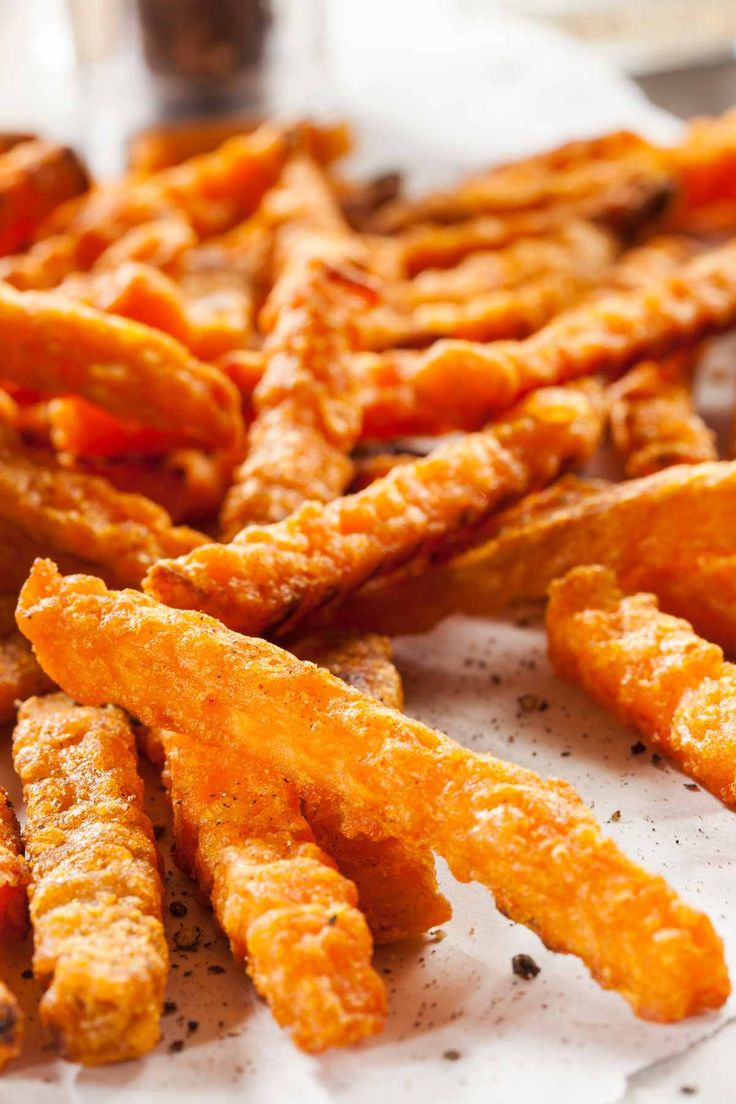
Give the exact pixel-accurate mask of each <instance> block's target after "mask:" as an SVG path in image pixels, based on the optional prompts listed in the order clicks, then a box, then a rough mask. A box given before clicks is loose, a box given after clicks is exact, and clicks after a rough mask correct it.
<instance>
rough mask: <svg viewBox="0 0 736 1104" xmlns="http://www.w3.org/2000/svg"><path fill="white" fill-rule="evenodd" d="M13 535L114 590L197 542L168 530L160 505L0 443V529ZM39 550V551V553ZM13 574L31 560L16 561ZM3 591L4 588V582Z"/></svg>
mask: <svg viewBox="0 0 736 1104" xmlns="http://www.w3.org/2000/svg"><path fill="white" fill-rule="evenodd" d="M5 527H8V528H11V529H15V530H16V531H17V532H18V534H19V537H20V539H21V540H22V538H23V537H25V538H26V539H27V540H28V541H29V542H30V545H31V550H32V551H33V553H34V554H35V555H38V554H39V552H40V553H41V554H44V555H48V554H49V553H54V552H55V551H56V550H57V549H58V550H59V552H61V553H66V554H70V555H72V556H75V557H77V558H78V559H79V560H81V561H83V562H86V563H87V564H88V565H89V568H90V569H95V570H99V571H100V573H101V574H102V575H103V576H104V577H105V578H107V579H110V580H116V581H117V582H118V583H119V584H121V585H133V586H135V585H137V584H138V582H139V581H140V579H141V576H142V575H143V573H144V572H145V570H146V568H147V567H149V566H150V564H152V563H154V562H155V561H156V560H157V559H158V558H159V557H160V556H162V555H166V554H168V553H171V552H172V551H173V550H174V549H176V550H178V551H179V552H181V551H183V550H184V549H191V548H194V547H195V546H196V545H197V544H201V543H203V541H204V539H205V538H204V537H203V536H202V535H201V534H199V533H196V532H195V531H194V530H193V529H186V528H183V527H182V528H175V527H173V526H172V524H171V519H170V518H169V516H168V515H167V514H166V512H165V511H164V510H162V509H161V508H160V507H159V506H155V505H154V504H153V503H152V502H149V501H147V499H145V498H143V497H142V496H140V495H128V494H122V493H121V492H120V491H116V490H115V489H114V488H113V487H112V486H110V484H109V483H107V482H105V480H104V479H99V478H98V477H96V476H92V475H85V474H82V473H79V472H72V471H67V470H66V469H64V468H63V467H61V466H60V465H59V464H57V463H56V462H55V461H54V460H51V459H48V458H47V457H45V456H43V455H41V454H39V453H38V452H36V451H34V450H31V449H23V448H21V447H20V446H19V445H16V444H14V443H13V442H12V441H6V440H3V439H2V438H0V530H2V529H4V528H5ZM44 550H45V551H44ZM19 554H20V548H16V550H15V553H14V559H15V560H16V563H15V568H14V574H17V573H18V572H21V573H22V572H24V570H27V568H28V567H30V564H31V563H32V561H33V555H32V556H31V559H30V561H26V562H25V563H24V562H23V560H22V559H21V560H20V561H19V560H18V556H19ZM3 585H4V586H6V585H8V586H10V585H12V584H11V583H10V582H7V583H6V580H5V578H4V577H3Z"/></svg>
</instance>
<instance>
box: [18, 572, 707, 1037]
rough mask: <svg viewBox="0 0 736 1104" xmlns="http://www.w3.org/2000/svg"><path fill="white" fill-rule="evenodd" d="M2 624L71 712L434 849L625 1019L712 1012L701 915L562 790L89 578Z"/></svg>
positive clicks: (265, 648)
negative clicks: (120, 721)
mask: <svg viewBox="0 0 736 1104" xmlns="http://www.w3.org/2000/svg"><path fill="white" fill-rule="evenodd" d="M18 623H19V627H20V628H21V631H23V632H24V633H25V634H26V635H28V637H29V639H31V641H32V643H33V645H34V648H35V649H36V652H37V654H38V656H39V658H40V660H41V662H42V663H43V665H44V668H45V669H46V670H47V671H48V673H49V674H50V675H51V677H53V678H55V679H56V680H57V681H58V682H59V683H60V684H61V685H62V686H64V687H65V688H66V689H67V690H68V691H69V692H70V693H72V694H73V695H74V696H75V697H76V698H77V699H80V700H83V701H88V702H91V703H99V702H101V701H106V700H109V699H110V698H111V697H112V698H113V699H114V700H116V701H119V702H122V703H123V704H124V705H125V707H126V708H128V709H130V710H131V711H132V712H133V713H134V714H135V715H136V716H137V717H139V718H140V719H141V720H142V721H143V722H144V723H145V724H148V725H154V726H164V727H174V728H176V729H179V730H181V729H182V728H187V729H188V731H189V732H190V733H191V735H192V737H195V738H197V739H199V740H202V741H204V742H207V741H211V740H212V739H213V735H212V734H213V731H215V730H216V731H217V733H218V736H219V738H220V739H221V740H222V742H224V743H226V744H229V745H232V746H234V747H240V748H241V749H242V750H243V752H244V753H247V754H248V755H249V756H250V757H252V759H253V760H254V761H255V762H260V763H262V764H263V766H264V768H271V769H273V770H274V771H275V772H277V773H278V776H279V777H287V778H289V780H290V781H291V782H292V783H293V784H294V785H296V787H297V788H298V789H299V790H300V792H302V793H303V794H304V795H305V796H308V797H310V798H311V799H312V800H315V799H316V800H319V798H320V797H321V796H327V797H330V798H331V799H333V800H335V801H336V802H337V803H338V805H339V807H340V811H341V813H342V815H343V821H342V828H343V830H344V831H345V832H346V833H349V834H356V835H357V834H361V833H365V834H368V835H375V836H377V837H379V838H381V837H384V836H386V835H395V836H397V837H400V838H401V839H403V840H405V841H407V842H408V843H411V842H413V843H415V844H417V845H419V846H424V847H429V848H432V849H435V850H437V851H438V852H439V853H440V854H441V855H442V856H443V857H444V858H445V859H446V861H447V862H448V865H449V866H450V869H451V870H452V872H453V873H454V874H455V876H456V877H458V878H460V879H461V880H466V881H467V880H476V881H480V882H482V883H483V884H485V885H486V886H488V888H490V889H491V890H492V891H493V893H494V895H495V898H496V903H497V905H498V907H499V908H500V909H501V910H502V911H503V912H504V913H505V914H506V915H508V916H509V917H510V918H512V919H514V920H517V921H520V922H522V923H525V924H527V925H530V926H532V927H533V928H534V930H535V931H536V932H537V933H538V934H539V935H540V937H541V938H542V939H543V940H544V941H545V942H546V943H547V944H548V945H549V946H550V947H554V948H555V949H556V950H558V951H566V952H570V953H574V954H577V955H579V956H580V957H581V958H583V960H584V961H585V962H586V964H587V966H588V967H589V969H590V970H591V972H592V974H593V975H594V977H596V979H597V980H598V981H599V982H600V984H602V985H603V986H604V987H606V988H612V989H617V990H618V991H619V992H621V993H622V995H623V996H625V997H626V999H627V1000H628V1001H629V1002H630V1003H631V1005H632V1007H633V1008H634V1009H635V1010H636V1012H637V1013H638V1014H639V1015H641V1016H644V1017H646V1018H649V1019H652V1020H659V1021H671V1020H676V1019H681V1018H682V1017H684V1016H687V1015H693V1014H696V1013H698V1012H702V1011H704V1010H706V1009H708V1008H714V1007H720V1005H721V1004H722V1003H723V1001H724V1000H725V998H726V996H727V994H728V990H729V985H728V979H727V975H726V969H725V965H724V961H723V951H722V946H721V942H720V940H719V939H718V937H717V935H716V934H715V932H714V931H713V928H712V927H711V924H710V922H709V921H708V919H707V918H706V917H705V916H703V915H702V914H699V913H697V912H696V911H695V910H693V909H691V908H689V907H688V906H687V905H685V904H683V903H682V902H681V901H680V900H679V899H678V898H677V897H676V896H675V894H674V892H673V891H672V890H671V889H670V888H669V887H668V886H667V885H666V883H665V882H664V881H663V880H662V879H661V878H657V877H652V876H651V875H649V874H646V873H645V872H644V871H643V870H641V869H640V868H639V867H637V866H636V865H635V864H634V863H632V862H631V861H630V860H628V859H626V858H625V857H624V856H623V855H622V854H621V852H620V851H619V850H618V849H617V848H616V847H615V845H614V844H613V843H612V841H610V840H607V839H605V838H604V837H603V835H602V833H601V831H600V828H599V827H598V825H597V824H596V822H595V820H594V819H593V817H592V815H591V813H590V812H589V810H588V809H587V808H586V807H585V806H584V804H583V803H582V801H581V800H580V798H579V797H578V796H577V794H576V793H575V792H574V790H572V788H571V787H570V786H569V785H568V784H567V783H565V782H562V781H559V780H553V781H547V782H545V781H543V780H542V779H541V778H539V776H538V775H535V774H534V773H533V772H532V771H528V770H524V769H522V768H520V767H516V766H513V765H511V764H508V763H504V762H502V761H500V760H497V759H494V758H492V757H491V756H486V755H483V756H480V755H476V754H474V753H473V752H470V751H468V750H466V749H465V748H462V747H460V746H459V745H457V744H455V743H454V742H453V741H452V740H450V739H448V738H447V737H446V736H443V735H441V734H440V733H438V732H434V731H432V730H431V729H428V728H426V727H425V726H424V725H422V724H420V723H419V722H417V721H413V720H411V719H409V718H407V717H405V716H403V715H402V714H400V713H397V712H396V711H394V710H391V709H387V708H385V707H384V706H382V705H380V704H379V703H378V702H376V701H375V700H373V699H372V698H369V697H367V696H365V695H362V694H361V693H360V692H359V691H357V690H354V689H352V688H351V687H347V686H345V684H344V683H342V682H341V681H340V680H339V679H337V678H335V677H334V676H333V675H331V674H330V673H329V672H327V671H324V670H323V669H322V668H319V667H315V666H314V665H312V664H309V663H302V662H300V661H299V660H297V659H295V658H294V657H293V656H290V655H289V654H288V653H285V652H283V651H281V650H280V649H279V648H276V647H275V646H274V645H272V644H269V643H267V642H266V641H264V640H259V639H249V638H245V637H242V636H240V635H238V634H236V633H233V632H230V631H229V630H227V629H225V628H224V626H222V625H221V624H218V623H217V622H216V621H214V620H213V619H210V618H207V617H205V616H203V615H202V614H197V613H192V612H188V613H187V612H182V611H176V610H171V609H168V608H167V607H164V606H162V605H160V604H158V603H156V602H155V601H154V600H153V599H152V598H149V597H147V596H145V595H142V594H140V593H138V592H136V591H126V592H122V593H117V594H116V593H111V592H108V591H107V590H106V588H105V586H104V584H103V583H102V581H101V580H99V579H95V578H91V577H80V576H76V577H72V578H68V579H62V578H61V577H60V576H59V574H58V572H57V570H56V568H55V566H54V565H53V564H52V563H50V562H48V561H39V562H37V563H36V564H35V565H34V569H33V572H32V575H31V577H30V579H29V580H28V582H27V583H26V585H25V587H24V588H23V591H22V593H21V598H20V602H19V608H18ZM317 749H318V752H317Z"/></svg>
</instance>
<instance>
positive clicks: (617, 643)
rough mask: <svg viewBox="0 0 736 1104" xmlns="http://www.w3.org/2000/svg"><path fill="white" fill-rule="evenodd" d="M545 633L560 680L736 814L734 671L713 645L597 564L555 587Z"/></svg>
mask: <svg viewBox="0 0 736 1104" xmlns="http://www.w3.org/2000/svg"><path fill="white" fill-rule="evenodd" d="M547 633H548V638H549V652H550V658H551V660H552V663H553V665H554V667H555V670H556V671H557V672H558V674H560V675H562V677H563V678H567V679H571V680H573V681H576V682H579V683H581V685H582V686H583V687H584V688H585V689H586V690H587V691H588V693H589V694H591V696H592V697H594V698H595V700H596V701H598V702H600V703H601V705H603V706H605V707H606V708H607V709H609V710H611V712H613V713H614V714H615V715H616V716H617V717H618V718H619V719H620V720H622V721H623V722H624V723H625V724H629V725H633V726H634V727H635V728H638V729H639V731H640V732H641V733H642V734H643V735H644V736H645V737H646V738H647V739H648V740H651V741H652V743H653V744H654V745H655V746H656V747H658V748H661V749H662V750H663V751H664V752H665V754H666V755H668V756H669V757H670V758H671V759H674V760H675V762H676V763H677V764H678V765H679V766H680V767H681V768H682V770H684V771H685V773H686V774H689V775H690V777H691V778H694V779H695V780H696V781H698V782H700V783H701V785H703V786H705V788H706V789H707V790H710V792H711V793H713V794H715V795H716V797H719V798H720V799H721V800H722V801H724V802H725V803H726V804H727V805H733V806H736V727H735V722H736V666H735V665H734V664H733V663H726V662H725V661H724V659H723V652H722V651H721V649H720V648H719V647H718V645H717V644H711V643H709V642H708V641H707V640H704V639H703V638H702V637H700V636H697V635H696V634H695V632H694V631H693V629H692V626H691V625H690V624H689V623H688V622H687V621H683V620H681V619H680V618H678V617H671V616H670V615H669V614H666V613H662V612H660V610H659V607H658V605H657V599H656V598H655V596H654V595H653V594H642V593H639V594H634V595H631V596H626V595H625V594H624V593H623V591H622V590H621V589H620V588H619V586H618V583H617V580H616V576H615V575H614V574H613V572H612V571H609V570H608V569H607V568H604V567H598V566H592V567H579V568H576V569H575V570H574V571H571V572H570V574H569V575H566V576H565V577H564V578H563V579H558V580H557V581H556V582H554V583H553V584H552V586H551V588H550V601H549V606H548V608H547Z"/></svg>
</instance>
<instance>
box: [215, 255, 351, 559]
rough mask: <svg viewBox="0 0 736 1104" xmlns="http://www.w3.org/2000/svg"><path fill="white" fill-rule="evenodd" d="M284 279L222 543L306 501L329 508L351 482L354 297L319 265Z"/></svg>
mask: <svg viewBox="0 0 736 1104" xmlns="http://www.w3.org/2000/svg"><path fill="white" fill-rule="evenodd" d="M286 278H287V279H288V280H289V282H290V283H291V286H292V292H291V295H290V296H289V298H288V299H287V300H285V301H283V303H282V305H281V308H280V310H279V317H278V320H277V322H276V326H275V328H274V330H273V331H272V333H271V334H269V336H268V338H267V339H266V342H265V345H264V355H265V360H266V369H265V372H264V374H263V377H262V378H261V380H260V382H259V383H258V385H257V387H256V389H255V391H254V392H253V408H254V410H255V415H256V416H255V420H254V422H253V424H252V426H251V428H250V433H249V437H248V451H247V454H246V457H245V460H244V461H243V463H242V464H241V465H240V467H239V468H238V469H237V471H236V472H235V476H234V480H233V485H232V487H231V488H230V490H229V491H228V493H227V495H226V496H225V502H224V504H223V508H222V511H221V515H220V525H221V529H222V532H223V535H224V537H225V539H230V538H232V537H234V536H235V534H236V533H237V532H239V531H240V530H241V529H242V528H243V527H244V526H245V525H247V524H251V523H257V524H258V523H261V524H267V523H269V522H277V521H281V520H282V518H285V517H287V516H288V515H289V514H290V513H291V512H292V511H293V510H294V509H296V508H297V507H299V506H301V505H302V503H304V502H306V501H310V500H311V501H317V502H329V501H330V499H333V498H335V497H336V496H337V495H339V494H340V493H341V492H342V491H344V489H345V487H346V486H347V484H348V483H349V482H350V477H351V475H352V465H351V463H350V460H349V458H348V453H349V452H350V451H351V450H352V448H353V446H354V444H355V443H356V441H357V439H358V436H359V434H360V428H361V421H362V417H361V409H360V383H359V379H358V377H357V375H356V373H355V371H354V368H353V365H352V363H351V361H350V353H351V351H352V349H353V348H354V344H355V328H354V325H353V323H352V315H353V313H354V312H355V310H356V308H357V305H358V302H359V298H360V297H361V289H360V288H358V287H357V285H355V284H354V283H353V281H352V280H351V279H350V278H345V277H343V276H341V274H340V273H338V272H335V271H334V270H332V269H330V268H329V267H327V266H325V265H323V264H322V263H321V262H319V261H315V262H311V263H309V262H307V263H305V264H304V266H303V267H302V275H301V279H300V280H299V281H298V282H296V281H292V274H291V271H289V272H288V273H287V275H286ZM351 299H354V300H355V302H354V303H351Z"/></svg>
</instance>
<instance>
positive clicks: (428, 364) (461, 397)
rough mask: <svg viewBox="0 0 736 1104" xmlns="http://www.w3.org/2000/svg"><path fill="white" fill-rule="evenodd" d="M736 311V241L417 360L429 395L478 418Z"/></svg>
mask: <svg viewBox="0 0 736 1104" xmlns="http://www.w3.org/2000/svg"><path fill="white" fill-rule="evenodd" d="M734 319H736V242H730V243H728V244H727V245H724V246H722V247H721V248H719V249H714V250H712V251H711V252H709V253H707V254H705V255H704V256H702V257H697V258H696V259H695V260H692V261H689V262H688V263H687V264H685V265H683V266H682V267H681V268H680V269H679V270H677V271H675V272H674V273H672V274H670V275H668V276H666V277H664V278H663V279H661V280H657V281H654V282H652V283H650V284H645V285H644V286H643V287H641V288H639V289H638V290H636V291H630V292H622V293H619V294H612V295H607V296H604V297H603V298H601V299H596V300H593V301H592V302H590V303H585V304H583V305H581V306H579V307H578V308H577V309H576V310H571V311H568V312H567V313H566V314H563V315H562V316H561V317H560V318H557V319H554V320H553V321H552V322H550V323H549V325H547V326H546V327H545V328H544V329H543V330H541V331H540V332H539V333H537V334H534V335H533V336H532V337H529V338H527V339H526V340H525V341H521V342H516V343H514V342H496V343H494V344H490V345H481V344H475V343H473V342H468V341H465V342H463V341H450V340H446V341H438V342H437V343H436V344H435V345H433V346H432V347H431V348H430V349H429V350H427V352H426V353H425V354H424V356H423V357H422V359H421V360H420V361H419V362H418V365H417V367H416V370H415V373H414V376H413V379H412V384H413V388H414V390H415V392H416V395H417V397H418V400H419V402H420V404H422V405H424V406H426V407H435V408H436V409H438V410H442V411H443V412H444V414H445V416H446V417H447V418H448V419H449V420H450V421H451V422H452V423H453V424H455V425H459V426H463V425H468V426H470V427H473V426H475V425H477V424H478V420H479V419H482V418H484V417H488V416H490V414H491V413H492V412H493V411H494V410H498V409H504V408H505V407H506V406H507V405H508V404H509V403H510V402H513V401H514V400H515V399H517V398H518V397H519V396H520V395H522V394H524V393H525V392H526V391H529V390H531V389H532V388H535V387H541V386H544V385H546V384H551V383H562V382H564V381H565V380H569V379H574V378H576V377H578V376H583V375H588V374H590V373H592V372H603V371H605V372H616V371H620V370H621V369H623V368H625V367H627V366H628V365H629V364H631V363H633V362H635V361H637V360H643V359H646V358H648V357H653V356H660V355H663V354H665V353H667V352H669V351H670V350H671V349H672V348H673V347H676V346H678V345H680V344H683V343H688V344H689V343H693V342H695V341H697V340H699V339H700V338H702V337H705V336H707V335H708V334H712V333H717V332H719V331H721V330H725V329H727V328H728V326H730V325H731V324H732V323H733V321H734Z"/></svg>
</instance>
